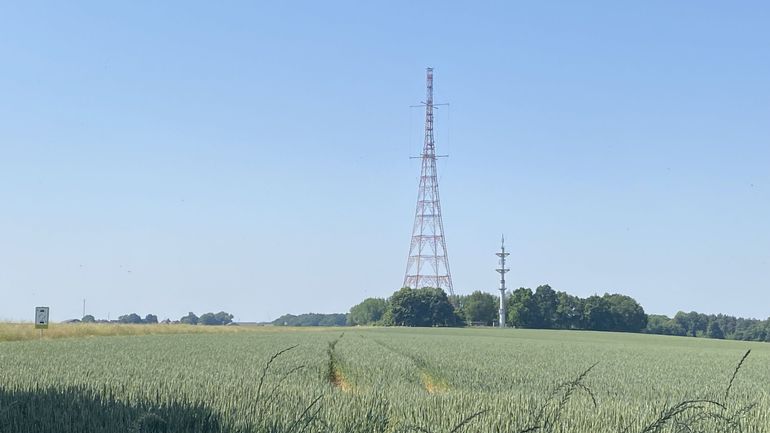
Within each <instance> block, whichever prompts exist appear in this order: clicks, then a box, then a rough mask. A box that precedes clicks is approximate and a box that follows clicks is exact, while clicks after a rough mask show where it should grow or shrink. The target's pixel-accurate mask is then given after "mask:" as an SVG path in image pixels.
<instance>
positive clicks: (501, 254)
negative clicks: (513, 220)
mask: <svg viewBox="0 0 770 433" xmlns="http://www.w3.org/2000/svg"><path fill="white" fill-rule="evenodd" d="M495 255H496V256H497V257H500V268H499V269H496V271H497V272H498V273H499V274H500V311H499V313H500V314H499V321H500V325H499V326H500V327H501V328H505V274H506V273H507V272H508V271H510V269H508V268H506V267H505V258H506V257H508V256H509V255H510V253H506V252H505V235H503V236H502V239H501V241H500V252H499V253H496V254H495Z"/></svg>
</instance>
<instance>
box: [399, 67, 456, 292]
mask: <svg viewBox="0 0 770 433" xmlns="http://www.w3.org/2000/svg"><path fill="white" fill-rule="evenodd" d="M427 75H428V78H427V96H426V98H427V99H426V100H425V102H424V103H423V105H424V106H425V142H424V145H423V149H422V155H420V159H421V160H422V169H421V171H420V187H419V189H418V192H417V210H416V211H415V215H414V227H413V228H412V243H411V245H410V246H409V257H408V259H407V262H406V275H405V276H404V287H411V288H414V289H418V288H421V287H437V288H441V289H444V290H445V291H447V292H449V294H450V295H454V290H453V288H452V273H451V272H450V271H449V255H448V254H447V249H446V240H445V239H444V223H443V221H442V219H441V200H440V198H439V194H438V176H437V175H436V143H435V142H434V139H433V109H434V108H435V105H434V104H433V68H427Z"/></svg>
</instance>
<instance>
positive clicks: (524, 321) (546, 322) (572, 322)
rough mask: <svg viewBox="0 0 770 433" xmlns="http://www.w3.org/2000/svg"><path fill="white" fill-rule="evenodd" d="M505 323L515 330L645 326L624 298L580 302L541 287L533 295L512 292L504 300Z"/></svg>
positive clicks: (630, 301) (626, 329) (638, 308)
mask: <svg viewBox="0 0 770 433" xmlns="http://www.w3.org/2000/svg"><path fill="white" fill-rule="evenodd" d="M508 324H509V325H511V326H515V327H518V328H540V329H591V330H597V331H623V332H639V331H641V330H643V329H644V328H645V326H647V315H646V314H645V313H644V309H643V308H642V307H641V305H639V303H637V302H636V301H635V300H634V299H633V298H630V297H628V296H625V295H618V294H605V295H603V296H598V295H593V296H589V297H588V298H586V299H581V298H578V297H576V296H572V295H569V294H567V293H565V292H556V291H554V290H553V289H552V288H551V287H550V286H548V285H544V286H540V287H538V288H537V289H535V292H534V293H533V292H532V290H530V289H527V288H523V287H522V288H520V289H517V290H514V291H513V293H512V294H511V296H510V297H509V298H508Z"/></svg>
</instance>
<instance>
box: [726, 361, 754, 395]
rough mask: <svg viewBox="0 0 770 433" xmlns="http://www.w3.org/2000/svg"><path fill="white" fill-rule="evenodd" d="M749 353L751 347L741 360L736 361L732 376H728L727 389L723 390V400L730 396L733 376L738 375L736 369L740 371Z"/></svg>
mask: <svg viewBox="0 0 770 433" xmlns="http://www.w3.org/2000/svg"><path fill="white" fill-rule="evenodd" d="M750 353H751V349H749V350H747V351H746V353H745V354H744V355H743V358H741V361H740V362H739V363H738V366H737V367H735V371H733V376H732V377H731V378H730V383H729V384H728V385H727V389H726V390H725V400H727V397H729V396H730V389H732V387H733V382H734V381H735V376H737V375H738V371H740V369H741V367H742V366H743V362H744V361H745V360H746V358H748V357H749V354H750Z"/></svg>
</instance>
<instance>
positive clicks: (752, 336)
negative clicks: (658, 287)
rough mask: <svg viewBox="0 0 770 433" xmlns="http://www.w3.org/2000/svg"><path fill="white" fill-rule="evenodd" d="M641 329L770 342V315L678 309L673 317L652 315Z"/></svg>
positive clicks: (649, 332)
mask: <svg viewBox="0 0 770 433" xmlns="http://www.w3.org/2000/svg"><path fill="white" fill-rule="evenodd" d="M644 332H646V333H648V334H662V335H688V336H691V337H708V338H724V339H728V340H744V341H768V342H770V319H767V320H757V319H744V318H742V317H734V316H726V315H724V314H716V315H714V314H702V313H697V312H695V311H691V312H689V313H685V312H684V311H679V312H677V313H676V315H675V316H674V317H673V319H672V318H668V317H667V316H655V318H654V319H653V320H652V321H650V323H648V324H647V328H646V329H645V330H644Z"/></svg>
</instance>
